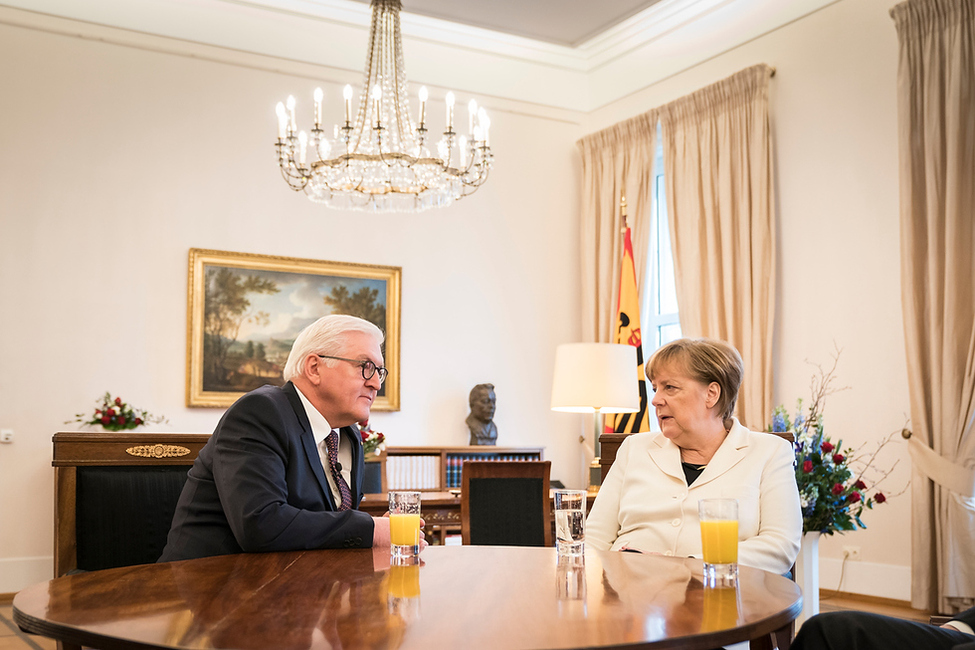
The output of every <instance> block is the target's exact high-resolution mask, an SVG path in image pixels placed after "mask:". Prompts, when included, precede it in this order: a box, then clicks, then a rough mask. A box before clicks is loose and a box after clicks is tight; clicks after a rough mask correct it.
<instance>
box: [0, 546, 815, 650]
mask: <svg viewBox="0 0 975 650" xmlns="http://www.w3.org/2000/svg"><path fill="white" fill-rule="evenodd" d="M421 557H422V560H423V563H422V565H421V566H418V567H399V566H394V567H390V566H389V552H388V549H374V550H369V549H365V550H363V549H352V550H321V551H295V552H288V553H259V554H242V555H226V556H220V557H211V558H203V559H199V560H188V561H184V562H172V563H168V564H149V565H141V566H135V567H125V568H120V569H108V570H105V571H94V572H91V573H82V574H77V575H70V576H64V577H61V578H57V579H55V580H52V581H49V582H45V583H41V584H38V585H34V586H33V587H29V588H27V589H25V590H23V591H21V592H20V593H18V594H17V595H16V596H15V598H14V603H13V605H14V620H15V621H16V622H17V624H18V625H20V626H21V628H23V629H24V630H26V631H28V632H32V633H35V634H40V635H44V636H49V637H53V638H57V639H60V640H62V641H67V642H70V643H79V644H83V645H89V646H94V647H98V648H103V649H104V650H111V649H112V648H241V649H243V648H247V649H249V648H262V649H263V648H275V649H280V650H287V649H297V648H346V649H348V648H404V649H407V648H424V649H425V650H428V649H431V648H472V649H474V648H491V649H497V648H506V649H507V648H526V649H527V648H592V647H622V648H670V647H680V648H687V649H702V650H703V649H707V648H715V647H719V646H721V645H726V644H729V643H734V642H737V641H743V640H747V639H754V638H758V637H761V636H763V635H766V636H767V635H768V633H770V632H773V631H775V630H780V629H781V628H783V627H787V626H788V625H789V624H790V622H791V621H792V620H793V619H794V618H795V617H796V616H797V615H798V613H799V610H800V608H801V603H802V600H801V596H800V592H799V588H798V587H797V586H796V584H795V583H794V582H792V581H791V580H788V579H786V578H783V577H782V576H779V575H775V574H772V573H767V572H765V571H760V570H758V569H750V568H748V567H741V572H740V578H739V585H738V587H737V589H717V590H714V589H705V588H704V587H703V585H702V583H701V579H700V576H701V571H702V566H701V562H700V561H699V560H694V559H677V558H666V557H661V556H652V555H640V554H637V553H617V552H604V551H594V550H588V551H587V552H586V555H585V558H584V561H583V562H581V563H579V562H577V563H575V564H572V563H567V562H565V561H562V560H560V559H559V558H558V556H557V554H556V551H555V549H554V548H523V547H492V546H442V547H434V546H431V547H428V548H427V549H426V550H425V551H424V552H423V553H422V556H421Z"/></svg>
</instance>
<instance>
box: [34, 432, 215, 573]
mask: <svg viewBox="0 0 975 650" xmlns="http://www.w3.org/2000/svg"><path fill="white" fill-rule="evenodd" d="M209 439H210V435H209V434H182V433H137V432H131V431H130V432H119V433H107V432H106V433H101V432H98V433H96V432H77V431H75V432H61V433H56V434H54V461H53V463H52V464H53V465H54V575H55V577H60V576H63V575H65V574H66V573H69V572H72V571H77V570H82V571H94V570H97V569H107V568H112V567H117V566H129V565H133V564H147V563H150V562H155V561H156V559H158V557H159V555H160V554H162V549H163V547H164V546H165V544H166V536H167V535H168V534H169V527H170V525H171V524H172V520H173V513H174V512H175V510H176V501H177V500H178V499H179V494H180V492H181V491H182V489H183V483H185V482H186V473H187V471H189V468H190V466H191V465H192V464H193V461H195V460H196V456H197V454H198V453H199V451H200V449H202V448H203V445H205V444H206V442H207V440H209Z"/></svg>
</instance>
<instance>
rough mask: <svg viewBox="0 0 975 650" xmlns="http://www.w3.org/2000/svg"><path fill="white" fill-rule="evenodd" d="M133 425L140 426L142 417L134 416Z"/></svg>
mask: <svg viewBox="0 0 975 650" xmlns="http://www.w3.org/2000/svg"><path fill="white" fill-rule="evenodd" d="M135 426H137V427H138V426H142V418H136V419H135Z"/></svg>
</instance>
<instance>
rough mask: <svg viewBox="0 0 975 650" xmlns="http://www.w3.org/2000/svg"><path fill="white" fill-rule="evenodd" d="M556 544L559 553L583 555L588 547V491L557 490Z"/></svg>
mask: <svg viewBox="0 0 975 650" xmlns="http://www.w3.org/2000/svg"><path fill="white" fill-rule="evenodd" d="M555 545H556V547H557V548H558V552H559V555H566V556H578V555H582V554H583V552H584V551H585V548H586V491H585V490H556V491H555Z"/></svg>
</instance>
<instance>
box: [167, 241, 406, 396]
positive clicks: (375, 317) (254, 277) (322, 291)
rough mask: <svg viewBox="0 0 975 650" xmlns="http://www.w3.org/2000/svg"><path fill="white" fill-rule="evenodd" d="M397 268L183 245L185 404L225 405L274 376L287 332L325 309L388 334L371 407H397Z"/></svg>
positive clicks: (289, 338) (278, 380) (286, 347)
mask: <svg viewBox="0 0 975 650" xmlns="http://www.w3.org/2000/svg"><path fill="white" fill-rule="evenodd" d="M401 282H402V268H401V267H398V266H379V265H373V264H357V263H348V262H328V261H322V260H311V259H300V258H295V257H280V256H275V255H257V254H253V253H232V252H227V251H217V250H206V249H199V248H191V249H190V253H189V278H188V296H189V298H188V303H187V333H186V338H187V345H186V349H187V353H186V356H187V359H186V405H187V406H201V407H208V406H209V407H227V406H230V405H231V404H233V403H234V402H235V401H236V400H237V399H238V398H239V397H240V396H241V395H243V394H244V393H246V392H247V391H249V390H253V389H254V388H257V387H258V386H261V385H263V384H275V385H278V386H280V385H282V384H283V383H284V379H283V377H282V376H281V371H282V370H283V368H284V363H285V361H286V360H287V357H288V353H289V352H290V350H291V345H292V343H294V339H295V336H297V335H298V333H299V332H300V331H301V330H302V329H303V328H304V327H305V326H307V325H308V324H310V323H312V322H314V321H315V320H317V319H318V318H320V317H322V316H325V315H327V314H330V313H344V314H352V315H354V316H360V317H362V318H365V319H366V320H368V321H370V322H372V323H375V324H376V325H377V326H379V328H380V329H382V330H383V331H384V332H385V334H386V340H385V343H384V345H383V355H384V357H385V361H384V363H385V365H386V368H387V369H388V370H389V374H388V376H387V377H386V382H385V383H384V384H383V388H382V390H381V391H380V393H379V395H378V396H377V397H376V401H375V402H373V405H372V410H374V411H398V410H399V408H400V398H399V395H400V390H399V389H400V372H399V364H400V291H401Z"/></svg>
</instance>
